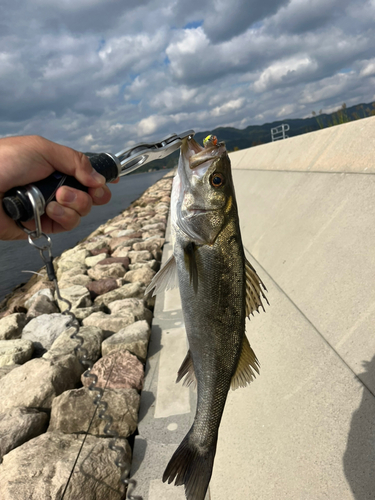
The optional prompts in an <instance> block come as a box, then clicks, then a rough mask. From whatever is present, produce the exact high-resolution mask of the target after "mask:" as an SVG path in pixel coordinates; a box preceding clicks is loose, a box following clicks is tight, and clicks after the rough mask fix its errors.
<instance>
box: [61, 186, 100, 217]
mask: <svg viewBox="0 0 375 500" xmlns="http://www.w3.org/2000/svg"><path fill="white" fill-rule="evenodd" d="M98 189H103V188H97V189H96V191H97V190H98ZM56 201H57V202H58V203H59V204H60V205H63V206H64V207H68V208H72V209H73V210H75V211H76V212H77V213H78V214H79V215H80V216H81V217H84V216H85V215H87V214H88V213H89V212H90V210H91V207H92V203H93V200H92V198H91V196H90V195H89V194H88V193H85V192H84V191H79V190H78V189H73V188H71V187H68V186H62V187H61V188H59V189H58V190H57V191H56Z"/></svg>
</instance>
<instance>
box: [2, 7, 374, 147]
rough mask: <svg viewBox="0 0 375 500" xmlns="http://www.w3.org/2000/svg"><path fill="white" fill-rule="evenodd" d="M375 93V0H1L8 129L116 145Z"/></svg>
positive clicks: (291, 114)
mask: <svg viewBox="0 0 375 500" xmlns="http://www.w3.org/2000/svg"><path fill="white" fill-rule="evenodd" d="M373 100H375V0H230V1H228V0H189V1H186V0H184V1H183V0H174V1H173V0H172V1H170V0H59V1H57V0H1V4H0V136H6V135H16V134H40V135H43V136H44V137H47V138H49V139H51V140H55V141H57V142H60V143H62V144H66V145H69V146H72V147H74V148H77V149H80V150H84V151H88V150H91V151H95V150H97V151H99V150H107V151H112V152H117V151H118V150H120V149H122V148H123V147H127V146H130V145H133V144H134V143H136V142H139V141H143V140H145V139H147V140H148V139H158V138H161V137H163V136H164V135H166V134H169V133H172V132H182V131H184V130H187V129H190V128H193V129H195V130H197V131H198V130H209V129H213V128H215V127H217V126H221V125H230V126H235V127H238V128H244V127H246V126H247V125H250V124H262V123H265V122H270V121H273V120H276V119H283V118H297V117H306V116H311V112H312V111H313V110H315V111H319V110H320V109H323V110H324V111H333V110H335V109H337V108H338V107H339V106H340V105H341V104H342V103H343V102H346V104H347V106H350V105H352V104H357V103H359V102H370V101H373Z"/></svg>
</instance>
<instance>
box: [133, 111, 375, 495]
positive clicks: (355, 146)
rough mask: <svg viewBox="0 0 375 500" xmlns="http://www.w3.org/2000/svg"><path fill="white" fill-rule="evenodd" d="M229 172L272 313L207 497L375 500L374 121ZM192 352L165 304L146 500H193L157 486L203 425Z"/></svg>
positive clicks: (150, 399)
mask: <svg viewBox="0 0 375 500" xmlns="http://www.w3.org/2000/svg"><path fill="white" fill-rule="evenodd" d="M349 143H350V147H348V144H349ZM348 155H349V156H348ZM348 158H349V159H348ZM231 159H232V166H233V170H234V172H233V174H234V181H235V186H236V193H237V201H238V205H239V210H240V219H241V232H242V237H243V242H244V246H245V249H246V252H247V255H248V258H249V260H250V261H251V262H252V264H253V265H254V267H255V268H256V269H257V271H258V273H259V275H260V276H261V278H262V280H263V281H264V282H265V284H266V286H267V288H268V290H269V293H268V298H269V301H270V306H269V307H267V312H266V313H261V314H260V315H256V316H255V317H254V318H253V319H252V320H251V321H249V322H248V325H247V335H248V337H249V340H250V343H251V345H252V347H253V348H254V351H255V352H256V354H257V356H258V358H259V360H260V363H261V373H260V376H259V377H258V378H257V380H256V381H255V382H253V384H252V385H251V386H250V387H247V388H245V389H239V390H237V391H235V392H230V394H229V397H228V401H227V405H226V408H225V412H224V416H223V421H222V424H221V427H220V433H219V442H218V449H217V454H216V459H215V466H214V472H213V477H212V480H211V484H210V492H209V495H208V498H211V499H212V500H232V499H233V500H234V499H252V500H258V499H259V500H274V499H275V500H284V499H285V500H286V499H288V500H291V499H292V500H295V499H298V500H302V499H303V500H305V499H306V500H318V499H319V500H320V499H330V500H331V499H334V500H335V499H340V500H341V499H343V500H345V499H355V500H365V499H366V500H367V499H375V397H374V395H375V335H374V333H375V332H374V329H375V326H374V325H375V285H374V278H375V250H374V249H375V175H374V173H375V167H374V165H375V162H374V159H375V118H368V119H365V120H360V121H358V122H352V123H349V124H344V125H341V126H337V127H332V128H330V129H325V130H322V131H318V132H313V133H310V134H305V135H303V136H299V137H295V138H292V139H288V140H286V141H279V142H278V143H273V144H267V145H263V146H259V147H256V148H251V149H249V150H245V151H238V152H236V153H233V154H231ZM170 252H171V248H170V245H169V244H167V245H166V249H165V254H164V256H163V259H164V260H166V259H167V258H168V256H169V255H168V254H169V253H170ZM185 353H186V340H185V335H184V331H183V323H182V315H181V306H180V302H179V297H178V291H169V292H167V293H166V294H164V295H162V296H160V297H158V299H157V304H156V308H155V319H154V326H153V333H152V340H151V344H150V352H149V354H150V356H149V361H148V368H147V377H146V387H145V391H144V392H143V394H142V404H141V412H142V414H141V417H140V418H141V422H140V425H139V433H140V435H139V436H138V437H137V438H136V446H135V452H134V463H133V474H134V477H135V479H137V480H138V486H137V490H136V492H135V493H136V494H139V495H142V496H143V498H144V500H148V499H150V500H180V499H181V500H183V499H184V498H185V496H184V493H183V488H181V487H180V488H177V487H174V486H168V485H164V484H163V483H162V482H161V476H162V474H163V471H164V469H165V466H166V464H167V462H168V460H169V459H170V457H171V455H172V454H173V452H174V450H175V449H176V447H177V446H178V444H179V443H180V441H181V440H182V438H183V437H184V435H185V433H186V431H187V430H188V428H189V426H190V424H191V421H192V418H193V417H194V412H195V400H194V398H195V395H194V393H193V392H192V391H189V390H188V389H186V388H184V387H182V386H181V385H180V384H178V385H176V384H174V380H175V376H176V372H177V369H178V368H179V366H180V364H181V361H182V359H183V358H184V356H185Z"/></svg>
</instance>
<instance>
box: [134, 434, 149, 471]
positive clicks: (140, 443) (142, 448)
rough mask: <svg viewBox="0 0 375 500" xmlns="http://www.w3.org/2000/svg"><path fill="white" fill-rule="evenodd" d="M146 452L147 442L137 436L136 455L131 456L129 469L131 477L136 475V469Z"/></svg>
mask: <svg viewBox="0 0 375 500" xmlns="http://www.w3.org/2000/svg"><path fill="white" fill-rule="evenodd" d="M146 450H147V440H146V439H143V438H141V437H140V436H137V453H136V454H134V455H133V461H132V468H131V477H132V478H133V476H134V475H135V474H136V472H137V471H138V469H139V468H140V466H141V464H142V462H143V460H144V458H145V456H146Z"/></svg>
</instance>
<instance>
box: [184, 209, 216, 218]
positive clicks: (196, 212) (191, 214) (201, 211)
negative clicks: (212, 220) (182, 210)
mask: <svg viewBox="0 0 375 500" xmlns="http://www.w3.org/2000/svg"><path fill="white" fill-rule="evenodd" d="M186 211H187V212H188V215H187V216H186V219H191V218H192V217H197V216H198V215H204V214H207V213H208V212H214V211H215V209H213V208H194V207H193V208H188V209H186Z"/></svg>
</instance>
